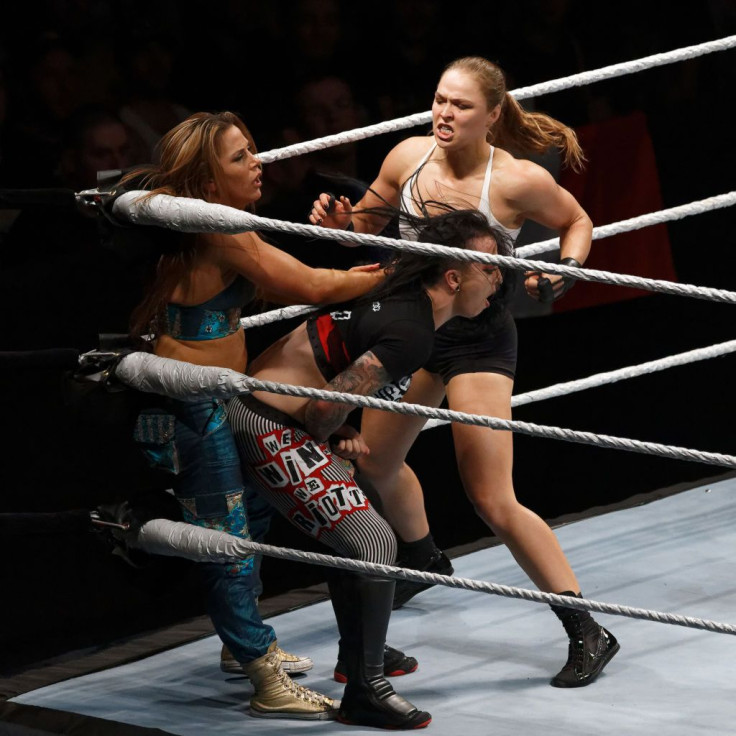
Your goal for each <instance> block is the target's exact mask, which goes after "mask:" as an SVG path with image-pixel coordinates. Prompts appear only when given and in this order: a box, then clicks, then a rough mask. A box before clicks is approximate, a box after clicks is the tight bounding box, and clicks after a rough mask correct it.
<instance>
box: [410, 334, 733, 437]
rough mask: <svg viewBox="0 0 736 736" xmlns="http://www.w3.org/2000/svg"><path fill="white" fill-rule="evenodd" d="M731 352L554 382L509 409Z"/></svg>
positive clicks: (719, 349) (691, 353)
mask: <svg viewBox="0 0 736 736" xmlns="http://www.w3.org/2000/svg"><path fill="white" fill-rule="evenodd" d="M735 351H736V340H729V341H727V342H721V343H717V344H715V345H709V346H708V347H705V348H697V349H695V350H688V351H686V352H684V353H678V354H676V355H669V356H667V357H666V358H660V359H658V360H650V361H649V362H647V363H640V364H639V365H630V366H627V367H625V368H618V369H617V370H615V371H606V372H605V373H596V374H595V375H592V376H588V377H587V378H578V379H576V380H574V381H566V382H564V383H557V384H554V385H553V386H548V387H547V388H540V389H536V390H535V391H528V392H527V393H524V394H518V395H516V396H512V397H511V406H512V408H513V407H516V406H524V405H525V404H532V403H534V402H536V401H544V400H545V399H554V398H557V397H559V396H567V395H568V394H572V393H575V392H576V391H585V390H586V389H589V388H597V387H598V386H604V385H606V384H610V383H616V382H618V381H625V380H626V379H629V378H636V377H638V376H644V375H647V374H649V373H655V372H657V371H663V370H666V369H667V368H674V367H676V366H681V365H687V364H688V363H695V362H696V361H698V360H707V359H708V358H720V357H721V356H723V355H728V354H729V353H733V352H735ZM443 424H450V422H448V421H445V420H439V419H430V420H429V421H428V422H427V423H426V424H425V425H424V427H422V430H425V429H432V428H433V427H439V426H441V425H443Z"/></svg>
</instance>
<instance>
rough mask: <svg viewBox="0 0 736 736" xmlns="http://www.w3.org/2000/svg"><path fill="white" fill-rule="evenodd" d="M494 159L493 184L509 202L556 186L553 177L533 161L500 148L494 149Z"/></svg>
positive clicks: (519, 200) (520, 200)
mask: <svg viewBox="0 0 736 736" xmlns="http://www.w3.org/2000/svg"><path fill="white" fill-rule="evenodd" d="M494 159H495V160H494V167H493V178H494V182H493V183H494V186H496V187H499V188H500V189H501V190H502V193H503V196H504V198H505V199H506V200H507V201H509V202H516V203H521V202H524V201H526V200H527V199H529V198H530V197H532V198H533V197H535V196H536V195H539V194H544V193H545V192H551V191H553V190H554V189H556V187H557V182H556V181H555V179H554V177H553V176H552V175H551V174H550V173H549V172H548V171H547V170H546V169H544V168H543V167H541V166H539V164H535V163H534V162H533V161H528V160H526V159H518V158H514V157H513V156H512V155H511V154H510V153H509V152H508V151H504V150H503V149H500V148H499V149H496V153H495V155H494Z"/></svg>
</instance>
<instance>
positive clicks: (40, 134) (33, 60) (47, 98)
mask: <svg viewBox="0 0 736 736" xmlns="http://www.w3.org/2000/svg"><path fill="white" fill-rule="evenodd" d="M9 72H10V77H9V95H10V97H9V106H10V107H9V115H8V120H7V137H8V139H9V140H12V141H13V145H12V147H6V150H5V158H4V161H3V164H4V169H5V171H4V179H5V181H6V183H7V182H8V181H9V182H12V185H13V186H16V187H43V186H49V185H52V184H53V179H54V169H55V166H56V163H57V162H58V160H59V155H60V152H61V143H62V141H61V139H62V129H63V125H64V123H65V121H66V120H67V119H68V118H69V116H70V115H71V114H72V112H74V110H76V109H77V108H78V107H79V106H80V105H81V103H82V102H83V100H84V97H83V90H82V88H81V85H80V83H79V82H80V78H79V69H78V66H77V59H76V57H75V56H74V54H73V52H72V49H71V47H70V46H69V44H68V43H67V42H66V41H65V40H64V39H62V38H61V37H60V36H58V35H56V34H54V33H48V34H44V35H42V36H41V37H39V38H37V39H35V40H32V41H30V42H29V44H28V46H27V48H24V51H23V52H19V53H18V54H17V55H16V56H15V57H14V58H13V67H12V69H9Z"/></svg>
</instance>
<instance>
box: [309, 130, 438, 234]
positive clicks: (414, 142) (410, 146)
mask: <svg viewBox="0 0 736 736" xmlns="http://www.w3.org/2000/svg"><path fill="white" fill-rule="evenodd" d="M429 145H430V142H429V139H428V138H427V137H419V136H417V137H413V138H407V139H406V140H404V141H402V142H401V143H399V144H398V145H396V146H394V148H392V149H391V151H389V153H388V155H387V156H386V158H385V159H384V161H383V164H382V165H381V170H380V171H379V172H378V176H377V177H376V179H375V180H374V181H373V183H372V184H371V185H370V187H369V188H368V189H367V190H366V192H365V194H364V195H363V197H362V198H361V200H360V201H359V202H357V203H356V204H352V203H351V202H350V200H349V199H348V198H347V197H338V198H337V199H336V200H335V202H334V206H333V209H332V210H330V212H328V203H329V200H330V197H329V195H328V194H326V193H324V192H323V193H322V194H320V196H319V199H317V200H315V202H314V205H313V208H312V212H311V213H310V216H309V221H310V222H311V223H312V224H315V225H322V226H323V227H329V228H333V229H343V230H344V229H345V228H346V227H347V226H348V225H349V224H350V223H351V222H352V225H353V228H354V230H355V232H357V233H368V234H369V235H375V234H377V233H380V232H381V231H382V230H383V228H384V227H386V224H387V223H388V220H387V219H386V218H384V217H379V216H378V215H369V214H361V213H360V212H359V211H360V210H364V209H366V208H373V207H382V206H385V205H386V204H387V203H388V204H389V205H391V206H393V207H397V206H398V204H399V196H400V190H401V184H402V182H403V180H404V179H405V178H406V177H407V175H408V172H410V171H411V170H412V169H411V167H412V165H414V164H416V163H417V161H418V160H419V159H420V158H421V156H422V155H423V154H425V153H426V152H427V150H428V148H429ZM353 210H356V212H355V213H353ZM345 245H349V246H354V245H355V244H354V243H345Z"/></svg>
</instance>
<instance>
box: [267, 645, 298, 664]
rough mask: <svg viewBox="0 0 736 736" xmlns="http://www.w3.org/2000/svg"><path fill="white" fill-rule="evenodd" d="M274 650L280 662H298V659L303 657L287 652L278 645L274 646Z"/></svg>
mask: <svg viewBox="0 0 736 736" xmlns="http://www.w3.org/2000/svg"><path fill="white" fill-rule="evenodd" d="M274 652H276V654H278V655H279V659H280V660H281V661H282V662H299V661H300V660H302V659H304V657H297V656H296V654H289V653H288V652H285V651H284V650H283V649H282V648H281V647H278V646H277V647H276V649H274Z"/></svg>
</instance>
